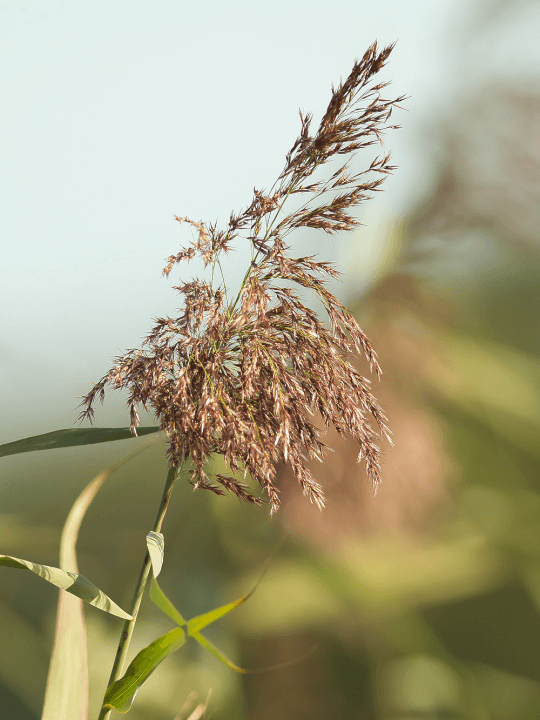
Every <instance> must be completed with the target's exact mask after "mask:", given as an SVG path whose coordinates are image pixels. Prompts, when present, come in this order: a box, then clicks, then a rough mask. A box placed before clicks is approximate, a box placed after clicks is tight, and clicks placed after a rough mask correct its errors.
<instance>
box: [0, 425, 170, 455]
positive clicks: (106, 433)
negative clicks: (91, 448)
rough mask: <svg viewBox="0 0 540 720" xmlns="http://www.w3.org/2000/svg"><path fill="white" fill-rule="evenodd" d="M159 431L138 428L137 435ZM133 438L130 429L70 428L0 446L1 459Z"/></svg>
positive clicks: (149, 428)
mask: <svg viewBox="0 0 540 720" xmlns="http://www.w3.org/2000/svg"><path fill="white" fill-rule="evenodd" d="M159 429H160V428H159V427H140V428H137V435H138V436H142V435H150V434H151V433H156V432H158V431H159ZM132 437H134V435H133V433H132V432H131V429H130V428H69V429H67V430H54V431H53V432H49V433H45V434H44V435H33V436H32V437H28V438H23V439H22V440H15V441H14V442H9V443H4V445H0V457H6V456H8V455H17V454H18V453H25V452H35V451H37V450H55V449H57V448H65V447H76V446H78V445H94V444H96V443H103V442H112V441H114V440H127V439H128V438H132Z"/></svg>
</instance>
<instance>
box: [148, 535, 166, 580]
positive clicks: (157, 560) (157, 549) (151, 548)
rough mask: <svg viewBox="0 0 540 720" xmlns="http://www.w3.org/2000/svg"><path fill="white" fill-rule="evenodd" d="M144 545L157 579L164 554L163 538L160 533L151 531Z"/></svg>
mask: <svg viewBox="0 0 540 720" xmlns="http://www.w3.org/2000/svg"><path fill="white" fill-rule="evenodd" d="M146 545H147V547H148V553H149V555H150V561H151V562H152V571H153V573H154V577H155V578H157V576H158V575H159V573H160V572H161V568H162V567H163V555H164V553H165V538H164V537H163V535H162V534H161V533H158V532H154V531H153V530H152V531H150V532H149V533H148V535H147V536H146Z"/></svg>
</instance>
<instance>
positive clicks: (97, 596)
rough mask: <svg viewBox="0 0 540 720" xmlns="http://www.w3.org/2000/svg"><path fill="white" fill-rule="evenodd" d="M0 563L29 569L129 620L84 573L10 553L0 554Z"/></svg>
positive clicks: (91, 603)
mask: <svg viewBox="0 0 540 720" xmlns="http://www.w3.org/2000/svg"><path fill="white" fill-rule="evenodd" d="M0 565H4V566H6V567H13V568H19V569H21V570H23V569H24V570H31V571H32V572H33V573H35V574H36V575H39V577H41V578H43V579H44V580H47V582H50V583H51V584H52V585H56V587H59V588H60V589H61V590H66V591H67V592H69V593H72V594H73V595H76V596H77V597H79V598H81V600H84V601H85V602H87V603H89V604H90V605H93V606H94V607H97V608H99V609H100V610H104V611H105V612H108V613H110V614H111V615H117V616H118V617H121V618H125V619H126V620H131V615H128V614H127V612H124V610H122V608H121V607H119V606H118V605H117V604H116V603H115V602H114V601H113V600H111V598H110V597H108V596H107V595H105V593H104V592H102V591H101V590H100V589H99V588H98V587H96V585H94V583H93V582H91V581H90V580H88V578H85V577H84V575H79V574H78V573H75V572H67V571H66V570H61V569H60V568H56V567H51V566H50V565H40V564H39V563H34V562H31V561H30V560H21V558H16V557H12V556H11V555H0Z"/></svg>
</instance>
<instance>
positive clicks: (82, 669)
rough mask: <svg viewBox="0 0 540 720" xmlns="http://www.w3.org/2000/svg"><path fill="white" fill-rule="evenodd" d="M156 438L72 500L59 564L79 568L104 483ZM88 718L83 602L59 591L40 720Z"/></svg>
mask: <svg viewBox="0 0 540 720" xmlns="http://www.w3.org/2000/svg"><path fill="white" fill-rule="evenodd" d="M151 444H153V441H152V442H150V443H146V445H145V446H144V447H142V448H137V450H136V451H135V452H131V453H129V455H127V456H126V457H124V458H122V460H120V461H119V462H117V463H115V464H114V465H112V466H111V467H109V468H107V469H106V470H104V471H103V472H101V473H99V475H97V476H96V477H95V478H94V479H93V480H92V482H91V483H89V484H88V485H87V486H86V488H85V489H84V490H83V491H82V493H81V494H80V495H79V497H78V498H77V499H76V500H75V502H74V503H73V506H72V508H71V510H70V512H69V515H68V517H67V519H66V522H65V524H64V528H63V530H62V537H61V540H60V567H61V568H62V569H63V570H66V571H67V570H68V569H70V570H72V571H74V572H78V569H79V568H78V564H77V553H76V543H77V538H78V535H79V529H80V526H81V522H82V520H83V518H84V516H85V514H86V511H87V510H88V508H89V506H90V504H91V502H92V501H93V499H94V498H95V496H96V494H97V492H98V490H99V489H100V488H101V486H102V485H103V483H104V482H105V481H106V480H107V479H108V478H109V477H110V476H111V475H112V474H113V473H114V472H115V471H116V470H117V469H118V468H119V467H121V466H122V465H124V463H126V462H128V461H129V460H131V459H132V458H133V457H135V456H136V455H138V454H139V453H140V452H142V451H143V450H146V448H147V447H149V445H151ZM59 717H60V718H62V717H65V718H73V719H74V720H87V718H88V662H87V650H86V627H85V622H84V611H83V602H82V600H81V599H80V598H78V597H76V596H74V595H73V594H68V593H60V597H59V599H58V612H57V615H56V629H55V635H54V644H53V650H52V655H51V661H50V664H49V673H48V677H47V686H46V689H45V700H44V704H43V712H42V715H41V720H57V718H59Z"/></svg>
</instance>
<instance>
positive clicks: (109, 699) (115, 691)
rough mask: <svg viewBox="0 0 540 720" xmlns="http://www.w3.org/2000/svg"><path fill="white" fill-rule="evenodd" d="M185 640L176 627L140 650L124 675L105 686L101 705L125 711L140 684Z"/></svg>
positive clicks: (181, 630) (179, 629) (184, 636)
mask: <svg viewBox="0 0 540 720" xmlns="http://www.w3.org/2000/svg"><path fill="white" fill-rule="evenodd" d="M185 642H186V633H185V632H184V630H183V629H182V628H179V627H178V628H175V629H174V630H170V631H169V632H168V633H166V634H165V635H162V636H161V637H159V638H158V639H157V640H154V642H152V643H150V645H148V647H146V648H144V650H141V652H140V653H139V654H138V655H137V656H136V657H135V658H134V659H133V660H132V662H131V663H130V665H129V667H128V669H127V670H126V673H125V675H124V676H123V677H122V678H120V680H116V681H115V682H113V683H112V684H111V685H110V686H109V687H108V688H107V692H106V693H105V697H104V699H103V707H108V708H114V709H115V710H116V711H118V712H119V713H122V714H125V713H127V712H128V710H129V709H130V708H131V705H132V703H133V700H134V699H135V695H136V694H137V691H138V689H139V688H140V686H141V685H142V684H143V683H144V682H145V681H146V680H148V678H149V676H150V675H151V674H152V673H153V672H154V670H155V669H156V668H157V666H158V665H159V664H160V663H161V662H163V660H165V658H166V657H168V656H169V655H170V654H171V653H173V652H175V651H176V650H178V648H180V647H182V645H183V644H184V643H185Z"/></svg>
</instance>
